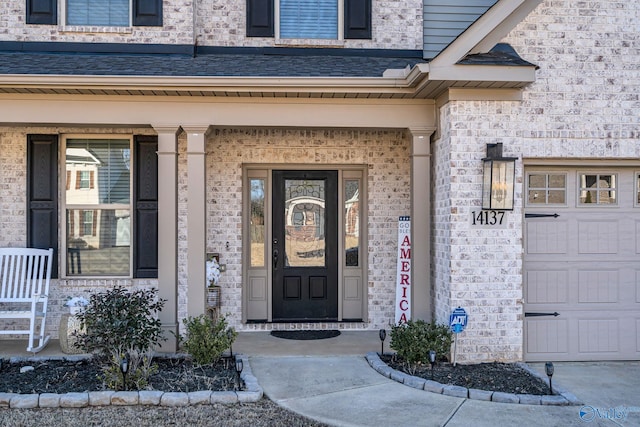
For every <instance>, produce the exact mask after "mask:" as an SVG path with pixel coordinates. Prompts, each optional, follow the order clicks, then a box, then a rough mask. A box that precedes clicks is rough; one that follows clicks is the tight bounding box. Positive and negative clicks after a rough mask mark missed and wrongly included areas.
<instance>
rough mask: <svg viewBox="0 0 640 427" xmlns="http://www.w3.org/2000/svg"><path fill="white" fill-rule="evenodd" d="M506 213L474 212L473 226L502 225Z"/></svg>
mask: <svg viewBox="0 0 640 427" xmlns="http://www.w3.org/2000/svg"><path fill="white" fill-rule="evenodd" d="M503 221H504V211H472V212H471V225H502V222H503Z"/></svg>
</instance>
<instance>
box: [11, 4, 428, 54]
mask: <svg viewBox="0 0 640 427" xmlns="http://www.w3.org/2000/svg"><path fill="white" fill-rule="evenodd" d="M62 1H64V0H59V3H60V2H62ZM25 4H26V0H3V1H2V2H1V3H0V41H2V40H10V41H56V42H85V43H161V44H186V45H192V44H193V43H194V41H195V40H197V44H198V45H199V46H254V47H255V46H259V47H263V46H274V45H275V44H276V41H275V40H274V39H273V38H251V37H250V38H248V37H246V36H245V34H246V18H245V11H246V0H196V1H191V0H164V8H163V12H164V16H163V26H162V27H77V26H63V25H27V24H25V15H26V6H25ZM194 7H195V24H194ZM61 18H62V17H61V14H60V13H59V14H58V21H59V22H62V19H61ZM372 26H373V38H372V40H346V41H344V43H339V42H336V41H328V42H327V41H323V40H296V41H287V42H286V43H287V44H288V45H290V44H295V45H296V46H300V45H304V46H325V45H329V46H334V47H336V46H344V47H347V48H368V49H371V48H374V49H422V1H421V0H405V1H403V2H397V1H390V0H386V1H374V2H373V11H372Z"/></svg>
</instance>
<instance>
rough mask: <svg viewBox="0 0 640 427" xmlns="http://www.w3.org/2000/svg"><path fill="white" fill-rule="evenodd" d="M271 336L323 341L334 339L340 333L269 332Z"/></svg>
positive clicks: (331, 331)
mask: <svg viewBox="0 0 640 427" xmlns="http://www.w3.org/2000/svg"><path fill="white" fill-rule="evenodd" d="M271 335H273V336H274V337H277V338H284V339H286V340H324V339H327V338H334V337H337V336H338V335H340V331H337V330H335V329H333V330H322V331H304V330H303V331H271Z"/></svg>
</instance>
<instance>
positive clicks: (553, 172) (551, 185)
mask: <svg viewBox="0 0 640 427" xmlns="http://www.w3.org/2000/svg"><path fill="white" fill-rule="evenodd" d="M639 172H640V169H639V168H614V169H599V168H598V169H595V168H594V169H587V168H584V169H583V168H573V169H567V168H564V169H561V168H528V169H527V170H526V174H525V176H526V181H525V194H524V197H525V230H524V237H525V255H524V268H525V272H524V286H525V287H524V300H525V328H524V330H525V360H529V361H544V360H558V361H560V360H640V177H639Z"/></svg>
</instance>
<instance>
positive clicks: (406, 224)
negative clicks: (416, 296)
mask: <svg viewBox="0 0 640 427" xmlns="http://www.w3.org/2000/svg"><path fill="white" fill-rule="evenodd" d="M410 319H411V217H409V216H401V217H399V218H398V268H397V280H396V322H395V324H396V325H399V324H401V323H406V322H407V321H408V320H410Z"/></svg>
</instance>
